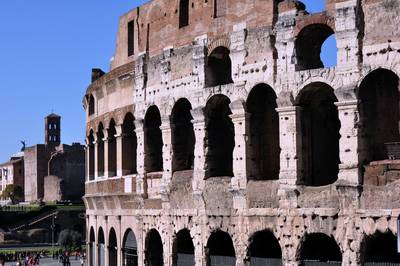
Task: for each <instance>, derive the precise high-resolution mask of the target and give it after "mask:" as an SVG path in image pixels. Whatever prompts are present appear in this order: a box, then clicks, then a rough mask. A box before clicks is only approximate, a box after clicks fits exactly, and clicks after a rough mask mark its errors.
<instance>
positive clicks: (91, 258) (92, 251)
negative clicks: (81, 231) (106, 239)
mask: <svg viewBox="0 0 400 266" xmlns="http://www.w3.org/2000/svg"><path fill="white" fill-rule="evenodd" d="M95 247H96V236H95V233H94V229H93V226H91V227H90V230H89V245H88V249H89V250H88V265H89V266H94V265H95V258H96V248H95Z"/></svg>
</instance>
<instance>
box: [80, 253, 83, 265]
mask: <svg viewBox="0 0 400 266" xmlns="http://www.w3.org/2000/svg"><path fill="white" fill-rule="evenodd" d="M80 263H81V266H83V263H84V260H83V255H81V257H80Z"/></svg>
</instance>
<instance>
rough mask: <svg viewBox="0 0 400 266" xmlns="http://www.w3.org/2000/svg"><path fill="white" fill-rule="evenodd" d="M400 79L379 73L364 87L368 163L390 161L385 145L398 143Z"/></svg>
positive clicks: (360, 93) (362, 101)
mask: <svg viewBox="0 0 400 266" xmlns="http://www.w3.org/2000/svg"><path fill="white" fill-rule="evenodd" d="M398 87H399V78H398V76H397V75H396V74H394V73H393V72H391V71H389V70H385V69H379V70H375V71H374V72H372V73H371V74H369V75H368V76H367V77H366V78H365V79H364V80H363V82H362V83H361V86H360V89H359V97H360V99H361V106H360V115H361V119H362V125H363V128H364V132H363V133H364V134H363V135H364V136H365V138H366V144H367V145H368V149H367V150H368V151H369V154H368V155H369V156H368V158H367V160H368V161H377V160H385V159H388V157H387V153H386V149H385V143H390V142H399V141H400V134H399V120H400V117H399V113H400V112H399V89H398Z"/></svg>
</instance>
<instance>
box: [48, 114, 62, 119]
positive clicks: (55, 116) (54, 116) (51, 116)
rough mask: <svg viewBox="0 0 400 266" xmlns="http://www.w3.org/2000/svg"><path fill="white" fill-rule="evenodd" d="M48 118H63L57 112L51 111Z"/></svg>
mask: <svg viewBox="0 0 400 266" xmlns="http://www.w3.org/2000/svg"><path fill="white" fill-rule="evenodd" d="M46 118H61V116H59V115H57V114H55V113H51V114H49V115H48V116H46Z"/></svg>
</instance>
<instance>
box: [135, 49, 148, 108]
mask: <svg viewBox="0 0 400 266" xmlns="http://www.w3.org/2000/svg"><path fill="white" fill-rule="evenodd" d="M147 58H148V54H147V52H142V53H139V54H138V57H137V59H136V61H135V89H136V92H135V94H134V98H135V102H144V101H145V100H146V86H147Z"/></svg>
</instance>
